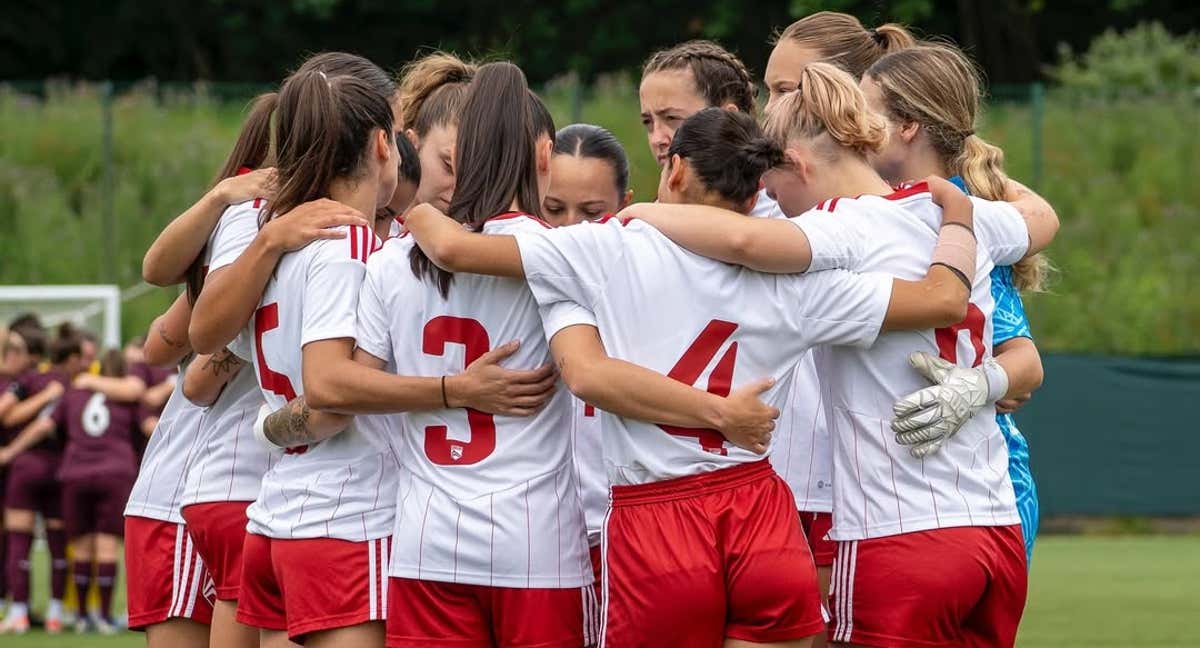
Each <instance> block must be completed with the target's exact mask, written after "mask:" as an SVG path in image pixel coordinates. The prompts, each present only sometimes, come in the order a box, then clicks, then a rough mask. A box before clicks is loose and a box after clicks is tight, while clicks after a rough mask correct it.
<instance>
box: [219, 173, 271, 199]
mask: <svg viewBox="0 0 1200 648" xmlns="http://www.w3.org/2000/svg"><path fill="white" fill-rule="evenodd" d="M274 189H275V168H274V167H265V168H262V169H258V170H256V171H251V172H250V173H243V174H242V175H236V176H233V177H232V178H225V179H224V180H222V181H220V182H218V183H217V186H216V187H213V191H215V192H216V194H217V197H218V198H219V199H220V200H221V202H223V203H225V204H226V205H233V204H235V203H240V202H246V201H247V200H253V199H255V198H264V197H268V196H270V195H271V193H272V192H273V191H274Z"/></svg>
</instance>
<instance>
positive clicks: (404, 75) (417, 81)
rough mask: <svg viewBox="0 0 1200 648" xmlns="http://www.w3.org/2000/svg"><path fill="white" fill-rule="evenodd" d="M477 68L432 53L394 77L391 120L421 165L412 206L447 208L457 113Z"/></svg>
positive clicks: (452, 190)
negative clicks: (396, 96) (396, 103)
mask: <svg viewBox="0 0 1200 648" xmlns="http://www.w3.org/2000/svg"><path fill="white" fill-rule="evenodd" d="M477 69H478V68H477V67H476V65H475V64H474V63H471V62H469V61H464V60H462V59H460V58H458V57H457V56H455V55H453V54H448V53H446V52H434V53H432V54H429V55H427V56H424V57H422V58H420V59H418V60H416V61H414V62H412V63H410V64H408V65H407V66H405V68H404V70H402V71H401V73H400V75H401V81H400V91H399V93H400V94H399V114H398V115H397V118H398V120H399V122H400V123H399V126H400V128H401V129H402V130H403V132H404V136H405V138H407V139H408V141H409V142H410V143H411V144H412V145H413V146H414V147H416V149H417V154H418V155H419V157H420V161H421V181H420V184H419V185H418V187H417V194H416V197H415V199H414V200H413V204H416V205H419V204H421V203H426V202H427V203H430V204H431V205H433V206H435V207H437V208H438V209H440V210H442V211H445V210H446V209H448V208H449V206H450V198H451V196H453V195H454V140H455V137H456V136H457V133H458V111H459V108H460V107H461V106H462V102H463V99H464V97H466V94H467V84H468V83H470V81H471V78H472V77H474V76H475V72H476V70H477Z"/></svg>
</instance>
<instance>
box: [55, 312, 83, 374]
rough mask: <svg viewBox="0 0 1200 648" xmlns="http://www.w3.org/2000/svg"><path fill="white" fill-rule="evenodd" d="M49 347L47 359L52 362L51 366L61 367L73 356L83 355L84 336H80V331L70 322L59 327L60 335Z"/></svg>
mask: <svg viewBox="0 0 1200 648" xmlns="http://www.w3.org/2000/svg"><path fill="white" fill-rule="evenodd" d="M47 346H48V347H49V349H48V351H49V353H48V358H47V359H48V360H50V364H52V365H59V364H62V363H64V362H66V361H67V360H68V359H70V357H71V356H73V355H82V354H83V336H82V335H80V332H79V329H77V328H75V327H74V326H73V325H72V324H70V323H69V322H67V323H63V324H60V325H59V327H58V335H56V336H55V337H54V339H53V340H51V341H50V343H49V344H48V345H47Z"/></svg>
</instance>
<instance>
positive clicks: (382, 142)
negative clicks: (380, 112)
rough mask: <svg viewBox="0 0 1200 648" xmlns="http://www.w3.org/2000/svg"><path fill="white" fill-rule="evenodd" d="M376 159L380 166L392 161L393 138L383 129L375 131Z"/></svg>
mask: <svg viewBox="0 0 1200 648" xmlns="http://www.w3.org/2000/svg"><path fill="white" fill-rule="evenodd" d="M375 158H376V159H377V160H379V162H380V164H386V163H387V162H388V161H390V160H391V159H392V138H391V137H390V136H389V135H388V134H387V132H386V131H384V130H383V129H382V128H377V129H375Z"/></svg>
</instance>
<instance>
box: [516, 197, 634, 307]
mask: <svg viewBox="0 0 1200 648" xmlns="http://www.w3.org/2000/svg"><path fill="white" fill-rule="evenodd" d="M622 227H623V226H622V225H621V224H620V223H619V222H618V221H617V220H616V219H615V218H608V219H605V220H603V221H596V222H588V223H580V224H578V225H572V226H570V227H560V228H558V229H552V230H541V231H534V230H527V231H521V232H516V233H514V236H515V238H516V240H517V247H518V248H519V249H520V251H521V263H522V264H523V265H524V267H525V279H526V281H527V282H528V284H529V289H530V290H531V291H532V292H533V296H534V298H535V299H537V301H538V304H542V305H545V304H553V303H555V302H561V301H566V302H575V303H576V304H579V305H581V306H584V307H586V308H588V309H590V308H592V307H593V306H594V305H595V304H596V302H597V301H598V300H599V299H600V296H601V295H602V294H603V292H604V286H605V285H606V284H607V283H608V270H609V268H611V267H613V266H614V265H616V262H617V261H618V260H619V259H620V258H621V257H622V256H623V255H624V253H625V249H624V246H623V245H622V242H621V234H622V232H621V228H622Z"/></svg>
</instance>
